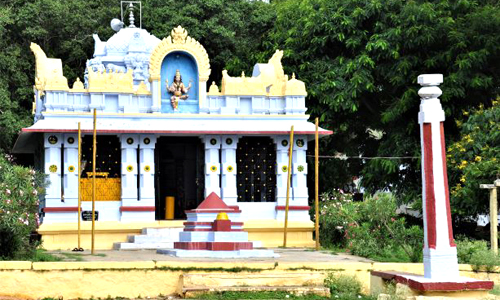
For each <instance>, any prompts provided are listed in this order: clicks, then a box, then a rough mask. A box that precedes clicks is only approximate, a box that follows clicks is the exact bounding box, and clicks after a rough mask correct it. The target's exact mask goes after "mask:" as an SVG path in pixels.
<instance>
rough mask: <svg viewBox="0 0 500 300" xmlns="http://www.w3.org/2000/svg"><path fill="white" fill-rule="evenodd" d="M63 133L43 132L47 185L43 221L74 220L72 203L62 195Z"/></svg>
mask: <svg viewBox="0 0 500 300" xmlns="http://www.w3.org/2000/svg"><path fill="white" fill-rule="evenodd" d="M63 143H64V135H63V134H60V133H45V134H44V143H43V145H44V173H45V174H47V181H48V182H49V184H48V186H47V187H46V189H45V205H44V208H43V211H44V217H43V222H47V223H53V222H74V221H75V220H76V216H75V209H74V208H76V207H70V206H76V205H74V203H72V204H69V203H67V202H65V200H64V198H63V197H62V189H61V187H62V186H61V176H62V168H64V167H65V166H64V164H63V162H62V157H61V155H62V153H61V147H62V144H63Z"/></svg>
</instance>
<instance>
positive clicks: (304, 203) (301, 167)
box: [288, 135, 311, 221]
mask: <svg viewBox="0 0 500 300" xmlns="http://www.w3.org/2000/svg"><path fill="white" fill-rule="evenodd" d="M306 150H307V136H305V135H298V136H294V145H293V157H292V187H291V191H292V193H291V195H293V200H291V201H290V206H293V209H290V210H289V212H288V218H289V220H292V221H310V220H311V218H310V217H309V206H308V201H309V192H308V190H307V161H306ZM291 199H292V198H291Z"/></svg>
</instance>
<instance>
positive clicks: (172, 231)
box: [142, 227, 184, 238]
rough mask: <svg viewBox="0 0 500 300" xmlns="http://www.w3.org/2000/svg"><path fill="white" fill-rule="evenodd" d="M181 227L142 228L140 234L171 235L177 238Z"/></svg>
mask: <svg viewBox="0 0 500 300" xmlns="http://www.w3.org/2000/svg"><path fill="white" fill-rule="evenodd" d="M183 229H184V228H183V227H168V228H143V229H142V234H143V235H148V236H173V237H177V238H179V232H181V231H182V230H183Z"/></svg>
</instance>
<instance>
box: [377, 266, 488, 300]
mask: <svg viewBox="0 0 500 300" xmlns="http://www.w3.org/2000/svg"><path fill="white" fill-rule="evenodd" d="M391 283H392V284H394V283H395V284H396V291H395V292H396V295H398V296H402V297H410V296H429V297H452V298H465V299H467V298H468V299H482V298H484V297H487V295H488V292H489V291H490V290H491V289H493V281H488V280H478V279H472V278H467V277H456V278H443V279H442V280H436V279H430V278H425V277H424V276H421V275H415V274H410V273H401V272H391V271H371V280H370V292H371V294H372V295H378V294H382V293H385V292H387V287H388V285H389V284H391Z"/></svg>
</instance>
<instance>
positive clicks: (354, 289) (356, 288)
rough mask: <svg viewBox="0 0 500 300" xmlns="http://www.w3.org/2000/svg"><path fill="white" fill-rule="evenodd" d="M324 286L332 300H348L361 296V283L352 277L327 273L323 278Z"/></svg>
mask: <svg viewBox="0 0 500 300" xmlns="http://www.w3.org/2000/svg"><path fill="white" fill-rule="evenodd" d="M325 286H326V287H328V288H329V289H330V293H331V294H332V298H334V297H335V296H338V297H335V298H340V299H349V298H353V297H356V296H358V295H360V294H361V288H362V286H361V282H359V280H358V279H357V278H356V276H353V275H342V274H338V273H329V274H328V275H327V277H326V278H325Z"/></svg>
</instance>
